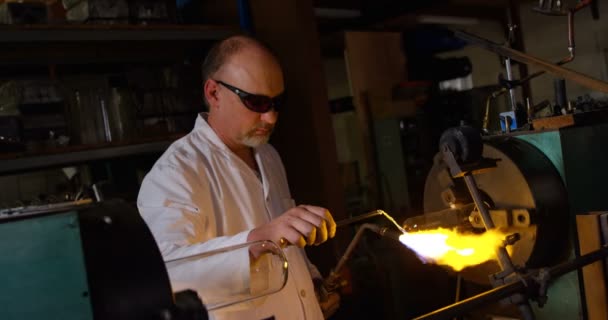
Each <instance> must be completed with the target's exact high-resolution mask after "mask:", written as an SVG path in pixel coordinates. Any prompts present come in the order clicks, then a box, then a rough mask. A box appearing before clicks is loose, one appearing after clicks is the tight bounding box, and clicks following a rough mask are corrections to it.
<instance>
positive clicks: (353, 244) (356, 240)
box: [330, 223, 380, 278]
mask: <svg viewBox="0 0 608 320" xmlns="http://www.w3.org/2000/svg"><path fill="white" fill-rule="evenodd" d="M365 230H372V231H374V232H376V233H380V227H379V226H377V225H375V224H371V223H364V224H362V225H361V227H359V230H357V233H356V234H355V236H354V237H353V240H351V242H350V244H349V245H348V247H347V248H346V251H344V254H343V255H342V258H340V261H338V264H337V265H336V268H335V269H334V270H332V271H331V275H337V274H339V273H340V271H341V270H342V267H344V264H346V261H348V259H349V258H350V256H351V255H352V254H353V251H354V250H355V248H356V247H357V244H358V243H359V241H360V240H361V237H362V236H363V232H365ZM330 278H331V276H330Z"/></svg>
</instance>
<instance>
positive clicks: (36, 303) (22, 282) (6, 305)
mask: <svg viewBox="0 0 608 320" xmlns="http://www.w3.org/2000/svg"><path fill="white" fill-rule="evenodd" d="M0 252H3V253H4V254H3V255H1V256H0V270H2V276H1V277H0V283H2V284H1V285H2V290H0V314H1V315H2V317H1V318H2V319H3V320H12V319H15V320H17V319H19V320H23V319H63V320H70V319H78V320H89V319H93V313H92V309H91V302H90V299H89V288H88V285H87V276H86V269H85V263H84V257H83V252H82V245H81V239H80V228H79V222H78V214H77V213H76V212H66V213H62V214H54V215H48V216H44V217H39V218H37V219H24V220H20V221H12V222H10V223H0ZM6 253H9V254H6Z"/></svg>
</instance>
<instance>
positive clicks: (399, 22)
mask: <svg viewBox="0 0 608 320" xmlns="http://www.w3.org/2000/svg"><path fill="white" fill-rule="evenodd" d="M510 2H519V1H518V0H512V1H509V0H417V1H414V0H350V1H349V0H314V5H315V8H317V9H321V8H324V9H339V11H336V10H334V11H333V13H334V14H333V15H331V14H329V15H328V14H318V15H317V21H318V27H319V32H320V33H321V34H328V33H331V32H335V31H342V30H349V29H350V30H352V29H370V28H374V29H387V28H388V29H390V28H393V29H395V28H396V29H399V28H401V29H402V28H407V26H408V25H411V24H413V23H414V22H413V21H414V20H415V17H416V16H419V15H433V16H450V17H467V18H478V19H485V20H501V21H502V20H503V19H505V17H506V10H507V8H508V7H509V3H510ZM340 10H341V11H342V12H340ZM329 11H331V10H329ZM325 13H327V10H325ZM342 14H344V15H342ZM353 14H356V15H358V16H356V17H353V16H352V15H353Z"/></svg>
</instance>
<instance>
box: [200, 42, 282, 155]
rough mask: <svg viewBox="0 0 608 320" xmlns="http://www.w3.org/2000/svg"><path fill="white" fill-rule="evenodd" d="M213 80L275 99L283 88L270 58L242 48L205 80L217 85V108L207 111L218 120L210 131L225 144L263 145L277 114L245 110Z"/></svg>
mask: <svg viewBox="0 0 608 320" xmlns="http://www.w3.org/2000/svg"><path fill="white" fill-rule="evenodd" d="M215 80H217V81H222V82H225V83H226V84H228V85H230V86H233V87H236V88H238V89H240V90H243V91H245V92H247V93H251V94H257V95H265V96H268V97H276V96H277V95H279V94H281V93H283V90H284V85H283V73H282V71H281V68H280V66H279V65H278V63H277V62H276V61H275V60H274V58H272V57H271V56H270V55H268V54H267V53H265V52H263V51H260V50H257V49H256V48H251V49H249V48H246V49H243V50H242V51H241V52H239V53H237V54H235V55H234V56H232V57H231V58H230V59H229V61H228V62H227V63H226V64H225V65H224V66H223V67H222V68H221V69H220V70H219V71H218V72H217V73H216V74H215V75H214V80H209V81H214V82H215V84H216V85H217V92H216V94H217V97H218V99H217V101H216V104H217V105H216V106H215V107H216V108H215V109H213V106H212V111H211V112H214V113H215V115H214V116H215V117H216V119H217V120H218V121H217V122H216V125H215V127H214V129H215V130H216V131H219V132H218V135H219V136H220V137H221V138H222V140H223V141H224V142H225V143H227V144H228V145H232V146H247V147H254V148H255V147H258V146H260V145H262V144H264V143H267V142H268V139H269V138H270V135H271V134H272V131H273V129H274V126H275V124H276V121H277V118H278V113H277V112H276V111H275V110H274V109H271V110H270V111H268V112H265V113H258V112H254V111H252V110H250V109H248V108H247V107H246V106H245V105H244V103H243V101H242V100H241V98H240V97H239V96H238V95H237V94H236V93H235V92H233V91H231V90H230V89H229V88H228V87H226V86H224V85H222V84H220V83H218V82H216V81H215Z"/></svg>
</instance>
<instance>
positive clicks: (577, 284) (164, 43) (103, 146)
mask: <svg viewBox="0 0 608 320" xmlns="http://www.w3.org/2000/svg"><path fill="white" fill-rule="evenodd" d="M606 17H608V6H607V5H606V4H605V3H603V2H601V1H599V0H594V1H589V0H586V1H576V0H571V1H552V0H539V1H525V0H495V1H483V0H432V1H431V0H427V1H398V0H375V1H370V0H350V1H349V0H289V1H286V0H251V1H247V0H238V1H235V0H231V1H224V0H222V1H220V0H176V1H175V2H173V1H168V0H61V1H57V0H27V1H12V0H0V256H1V257H0V268H2V270H3V271H4V272H3V274H4V275H3V276H2V277H7V279H8V277H10V274H11V271H13V270H12V269H11V268H15V269H18V268H19V266H20V265H19V260H18V259H19V257H18V255H15V254H13V253H14V252H12V251H11V250H15V246H14V245H13V244H14V243H16V242H19V243H27V242H28V241H32V238H34V237H36V234H35V233H31V234H30V233H29V232H28V230H29V229H28V228H23V229H18V230H19V232H17V231H15V230H17V229H10V228H9V227H8V225H9V224H11V222H12V221H14V218H15V217H18V216H19V215H28V214H34V215H35V214H37V213H39V212H46V211H49V210H51V211H52V210H55V211H57V210H62V208H68V207H70V208H74V206H90V205H91V204H95V203H98V202H101V203H103V202H104V201H109V200H111V199H122V200H124V201H126V202H127V203H130V204H133V203H134V202H135V199H136V197H137V192H138V190H139V186H140V184H141V181H142V179H143V177H144V176H145V174H146V173H147V171H148V170H149V169H150V168H151V166H152V165H153V164H154V162H155V161H156V159H157V158H158V157H159V156H160V155H161V154H162V152H164V150H165V149H166V148H167V147H168V146H169V145H170V144H171V143H172V142H173V141H175V140H177V139H179V138H180V137H182V136H183V135H184V134H186V133H188V132H189V131H190V130H191V129H192V127H193V125H194V120H195V117H196V114H197V113H198V112H201V111H204V106H203V103H202V86H201V74H200V71H201V70H200V66H201V62H202V59H203V58H204V56H205V54H206V52H207V50H208V49H209V47H210V46H211V44H212V43H213V42H214V41H217V40H219V39H222V38H224V37H227V36H229V35H233V34H238V33H247V34H252V35H255V36H256V37H258V38H260V39H262V40H263V41H265V42H267V43H268V44H269V45H270V46H271V47H272V48H273V49H274V50H275V51H276V53H277V54H278V56H279V58H280V60H281V63H282V65H283V68H284V72H285V79H286V91H287V97H288V98H287V99H288V100H287V101H288V102H287V108H285V110H284V111H282V112H281V114H280V120H279V122H278V125H277V130H276V131H275V133H274V134H273V137H272V138H271V143H272V144H273V145H274V146H275V147H276V148H277V149H278V151H279V153H280V154H281V156H282V159H283V161H284V163H285V166H286V169H287V175H288V179H289V182H290V187H291V191H292V194H293V196H294V198H295V199H296V201H298V203H302V204H318V205H321V206H325V207H327V208H329V209H330V211H331V212H332V214H333V215H334V217H335V219H336V220H344V219H350V218H354V217H357V216H362V215H364V214H366V213H368V212H372V211H374V210H376V209H382V210H384V211H386V212H387V213H388V214H390V215H391V216H392V217H393V218H394V219H395V220H396V221H397V222H398V223H399V224H402V225H405V222H406V221H407V219H412V218H419V217H421V216H424V215H425V214H428V213H429V212H443V211H441V210H445V209H449V208H450V207H451V206H452V208H453V207H454V206H455V205H458V206H459V205H460V203H456V202H455V201H456V200H454V201H446V199H445V197H444V194H445V193H444V191H445V190H446V189H445V186H444V185H441V182H437V179H438V178H437V179H436V177H439V176H441V174H442V172H443V171H442V170H444V171H445V167H441V165H443V164H442V163H441V160H438V157H437V156H436V155H437V154H438V152H439V151H440V137H441V136H442V133H444V132H445V131H446V130H447V129H449V128H452V127H460V126H468V127H472V128H475V129H477V130H478V131H479V132H481V133H482V134H483V141H484V150H483V157H484V158H490V159H493V158H497V159H500V160H501V161H499V162H498V167H497V169H496V170H494V171H493V172H494V173H488V176H485V178H484V177H483V176H482V175H480V176H479V177H480V178H479V179H478V184H479V188H480V189H481V191H482V194H483V196H484V200H485V201H486V204H487V205H488V206H489V208H490V209H496V210H495V211H500V210H503V213H504V212H506V211H505V210H507V211H508V212H510V211H509V210H511V211H514V210H515V209H520V208H525V210H526V211H525V215H526V217H527V218H526V219H527V220H526V221H525V224H526V228H527V227H530V226H534V228H537V229H534V231H533V232H532V233H530V235H529V237H528V238H526V236H525V235H524V234H526V233H525V232H523V231H522V233H521V234H522V239H523V240H520V246H521V247H522V248H524V249H522V250H524V251H525V252H526V253H525V254H524V256H525V257H524V258H522V259H523V260H521V261H519V262H521V265H522V266H526V267H528V268H538V267H549V266H552V265H555V264H557V263H562V262H565V261H568V260H572V259H576V258H577V257H580V256H581V254H584V253H586V252H589V251H591V250H595V249H599V248H600V246H601V245H602V244H603V243H605V240H604V241H602V237H604V238H606V237H608V225H605V219H606V216H605V214H604V213H603V212H604V211H607V212H608V197H606V196H605V195H604V190H605V187H604V185H605V184H604V183H603V182H604V181H606V178H608V171H607V170H605V163H607V161H608V152H607V151H605V150H606V148H605V146H604V144H605V143H606V141H608V140H607V139H608V109H607V108H606V107H607V106H608V99H607V98H608V97H607V93H608V83H607V81H608V36H607V35H608V23H606ZM488 43H489V44H488ZM497 48H498V49H497ZM509 50H511V51H509ZM513 52H515V53H513ZM556 65H557V66H560V68H557V69H556V68H553V67H552V66H556ZM562 67H563V68H562ZM539 72H543V73H542V74H540V73H539ZM452 151H454V150H452ZM492 174H494V175H492ZM448 180H451V178H450V177H448ZM437 184H440V185H437ZM456 184H457V183H456ZM450 188H451V187H450ZM454 188H455V187H454ZM450 190H452V189H450ZM463 190H465V193H466V190H467V189H463ZM450 192H452V191H450ZM453 192H456V191H453ZM456 198H458V197H456ZM465 198H466V199H468V200H463V201H464V202H463V203H465V204H468V203H469V202H471V203H472V200H471V199H470V198H469V197H468V196H466V197H465ZM458 199H460V198H458ZM472 207H474V206H469V207H467V208H472ZM459 208H460V207H459ZM459 212H460V211H459ZM468 213H470V212H467V214H468ZM541 213H542V216H541ZM471 214H474V213H471ZM477 214H479V213H477ZM508 214H510V213H508ZM602 219H603V220H602ZM369 220H370V221H372V222H375V223H378V224H383V223H385V222H386V221H383V220H385V219H383V218H381V217H374V218H372V219H369ZM507 220H509V219H507ZM515 220H517V218H516V219H515ZM3 221H5V222H3ZM417 221H418V220H417ZM442 221H443V220H442ZM509 221H510V222H505V223H506V224H508V226H509V227H513V226H514V222H513V221H511V220H509ZM520 222H521V221H520ZM585 223H586V224H585ZM3 227H5V228H7V229H5V230H4V231H2V230H3ZM469 227H470V225H469ZM473 227H475V226H474V225H473ZM479 228H483V225H481V227H479ZM577 228H579V230H577ZM580 228H583V229H580ZM603 228H605V230H604V231H605V232H601V230H603ZM357 230H358V229H357V224H353V225H348V226H344V227H341V228H339V229H338V232H337V236H336V239H335V240H333V241H330V242H328V243H326V244H324V245H322V246H319V247H314V248H307V251H308V253H309V256H310V257H311V260H312V261H313V263H315V264H316V265H317V266H318V267H319V269H320V270H321V272H322V273H323V275H325V276H327V275H329V274H330V272H331V270H332V269H334V267H335V266H336V264H337V263H338V261H339V259H340V258H341V257H342V255H343V254H344V252H345V250H346V248H347V246H348V245H349V244H350V243H351V241H352V239H353V237H354V235H355V234H356V232H357ZM480 230H481V229H480ZM581 230H582V231H581ZM478 231H479V230H478ZM15 237H16V239H15ZM9 244H10V245H9ZM17 247H18V246H17ZM526 250H527V251H526ZM514 259H515V258H514ZM24 261H26V260H24ZM27 261H30V262H31V261H34V262H33V263H35V261H38V260H35V259H34V260H27ZM592 266H593V268H594V269H593V272H590V271H589V270H591V269H586V270H587V271H589V272H587V271H586V272H587V274H586V273H585V272H583V271H580V268H579V271H573V272H570V273H567V274H566V275H564V276H562V277H560V278H559V279H555V281H554V282H552V285H551V286H550V287H549V291H548V300H547V302H546V304H545V305H544V306H543V307H542V308H541V307H539V306H538V304H537V303H536V302H534V303H532V305H533V310H534V313H535V316H536V318H537V319H607V318H608V302H607V301H608V300H607V299H608V298H607V295H606V285H605V273H606V271H605V270H606V269H604V267H603V265H602V263H601V262H597V263H595V264H593V265H592ZM495 269H496V268H495V267H490V268H489V269H484V268H479V269H475V268H472V269H471V270H469V272H463V273H456V272H453V271H451V270H449V268H446V267H443V266H439V265H435V264H425V263H422V262H421V261H420V259H419V258H418V257H417V255H416V253H414V252H413V251H411V250H410V249H408V248H406V247H405V246H403V245H401V244H400V243H399V242H397V241H394V240H393V239H388V238H384V237H380V236H378V235H375V234H366V235H364V236H363V238H362V239H361V241H360V242H359V243H357V247H356V248H355V249H354V251H353V253H352V256H350V257H349V260H348V262H347V266H346V267H345V271H344V274H343V276H344V277H346V279H347V281H346V282H347V284H346V285H345V286H344V287H343V288H340V291H341V293H342V303H341V308H340V310H339V311H338V312H337V313H336V314H335V315H334V316H333V317H332V319H411V318H415V317H418V316H421V315H424V314H426V313H429V312H432V311H434V310H436V309H439V308H441V307H444V306H447V305H450V304H452V303H454V302H457V301H460V300H464V299H466V298H467V297H472V296H474V295H476V294H480V293H483V292H485V291H487V290H489V289H491V288H492V287H496V286H497V284H496V283H490V282H489V281H488V280H487V277H488V276H489V275H490V274H491V273H492V272H496V271H498V270H495ZM31 270H32V272H39V273H44V272H45V270H46V269H44V268H38V269H37V268H31ZM488 270H493V271H492V272H489V271H488ZM2 277H0V283H4V282H5V281H4V280H2ZM480 279H482V280H480ZM7 281H8V280H7ZM15 286H16V287H18V283H16V284H15ZM590 290H591V291H590ZM590 292H592V293H590ZM13 294H15V293H14V292H6V290H2V289H0V305H3V302H8V301H11V300H10V299H9V297H8V296H10V295H13ZM598 295H599V296H598ZM541 296H542V294H541ZM590 297H593V299H591V298H590ZM598 297H599V298H598ZM40 299H45V296H43V295H41V296H40ZM498 300H499V299H495V300H493V301H488V302H485V303H483V304H482V305H478V306H476V307H475V308H471V309H467V310H462V311H459V312H458V314H457V315H455V317H456V318H458V319H523V317H522V315H521V313H520V309H518V308H517V307H516V306H514V304H509V303H506V304H500V303H498ZM203 302H204V301H203ZM26 306H27V303H26V302H23V305H22V307H24V308H27V307H26ZM2 312H3V311H2V308H1V307H0V318H3V319H4V317H3V316H2ZM9 318H10V317H9ZM440 318H441V317H438V318H437V319H440ZM451 318H452V316H450V319H451Z"/></svg>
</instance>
